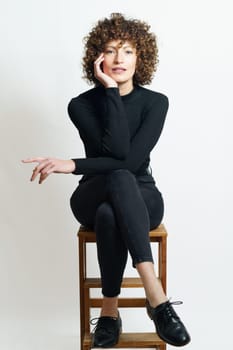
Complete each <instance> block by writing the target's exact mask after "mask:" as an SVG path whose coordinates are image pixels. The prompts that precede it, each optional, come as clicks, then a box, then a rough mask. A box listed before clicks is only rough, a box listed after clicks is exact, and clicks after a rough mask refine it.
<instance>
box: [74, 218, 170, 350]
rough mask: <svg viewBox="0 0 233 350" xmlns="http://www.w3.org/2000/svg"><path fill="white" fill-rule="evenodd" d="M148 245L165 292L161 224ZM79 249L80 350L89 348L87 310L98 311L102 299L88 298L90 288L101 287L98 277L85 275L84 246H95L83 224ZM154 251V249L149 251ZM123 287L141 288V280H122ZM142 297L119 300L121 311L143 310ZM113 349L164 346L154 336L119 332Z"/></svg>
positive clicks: (163, 348)
mask: <svg viewBox="0 0 233 350" xmlns="http://www.w3.org/2000/svg"><path fill="white" fill-rule="evenodd" d="M149 236H150V242H152V243H154V242H155V243H157V244H156V247H157V249H158V250H157V256H158V259H157V262H156V263H157V264H158V278H159V279H160V281H161V283H162V286H163V289H164V291H165V293H166V280H167V276H166V275H167V266H166V265H167V231H166V229H165V227H164V225H163V224H161V225H160V226H159V227H157V228H156V229H154V230H151V231H150V232H149ZM77 237H78V250H79V291H80V339H81V350H89V349H91V344H92V333H91V330H90V310H91V308H100V307H101V305H102V298H95V297H91V294H90V289H91V288H101V279H100V278H89V277H88V276H87V244H88V243H96V235H95V232H94V231H92V230H90V229H89V228H87V227H84V226H83V225H81V226H80V228H79V231H78V234H77ZM152 249H153V248H152ZM121 287H122V288H142V287H143V285H142V282H141V279H140V278H135V277H125V278H123V281H122V285H121ZM145 302H146V299H145V298H141V297H140V298H138V297H133V298H125V297H119V302H118V304H119V307H120V308H144V307H145ZM114 348H154V349H160V350H166V343H165V342H164V341H163V340H161V339H160V338H159V336H158V335H157V334H156V333H155V332H153V333H139V332H135V333H124V332H123V333H122V334H121V335H120V338H119V342H118V344H117V345H115V346H114Z"/></svg>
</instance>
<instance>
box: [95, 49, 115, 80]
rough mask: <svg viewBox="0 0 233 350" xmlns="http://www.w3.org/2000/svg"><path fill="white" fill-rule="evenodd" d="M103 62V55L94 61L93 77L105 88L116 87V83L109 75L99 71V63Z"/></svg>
mask: <svg viewBox="0 0 233 350" xmlns="http://www.w3.org/2000/svg"><path fill="white" fill-rule="evenodd" d="M103 61H104V53H103V52H102V53H101V55H100V56H99V57H98V58H97V59H96V60H95V62H94V75H95V77H96V79H98V80H99V81H100V82H101V83H102V84H103V85H104V86H105V87H118V84H117V82H116V81H115V80H114V79H112V78H111V77H110V76H109V75H107V74H105V73H104V72H103V70H102V69H101V63H102V62H103Z"/></svg>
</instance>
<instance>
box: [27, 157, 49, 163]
mask: <svg viewBox="0 0 233 350" xmlns="http://www.w3.org/2000/svg"><path fill="white" fill-rule="evenodd" d="M45 159H47V158H45V157H35V158H26V159H22V160H21V161H22V162H23V163H34V162H41V161H43V160H45Z"/></svg>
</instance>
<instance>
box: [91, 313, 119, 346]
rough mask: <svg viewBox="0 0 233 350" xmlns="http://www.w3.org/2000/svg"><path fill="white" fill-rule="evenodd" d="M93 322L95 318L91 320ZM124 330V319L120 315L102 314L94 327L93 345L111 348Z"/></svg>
mask: <svg viewBox="0 0 233 350" xmlns="http://www.w3.org/2000/svg"><path fill="white" fill-rule="evenodd" d="M91 323H92V324H94V323H93V320H92V321H91ZM121 331H122V321H121V318H120V315H119V313H118V317H117V318H115V317H110V316H101V317H99V318H98V321H97V324H96V327H95V328H94V335H93V342H92V347H96V348H111V347H112V346H114V345H116V344H117V343H118V339H119V335H120V333H121Z"/></svg>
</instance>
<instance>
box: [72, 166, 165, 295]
mask: <svg viewBox="0 0 233 350" xmlns="http://www.w3.org/2000/svg"><path fill="white" fill-rule="evenodd" d="M70 204H71V209H72V211H73V214H74V216H75V217H76V219H77V220H78V221H79V223H81V224H82V225H84V226H87V227H89V228H91V229H93V230H94V231H95V233H96V243H97V255H98V261H99V266H100V273H101V280H102V293H103V295H104V296H106V297H114V296H117V295H119V294H120V287H121V282H122V277H123V273H124V269H125V265H126V261H127V254H128V251H129V253H130V255H131V257H132V262H133V266H134V267H135V264H137V263H140V262H144V261H151V262H153V257H152V252H151V246H150V240H149V235H148V233H149V230H151V229H153V228H156V227H157V226H158V225H159V224H160V223H161V221H162V218H163V213H164V203H163V198H162V195H161V193H160V192H159V190H158V189H157V188H156V186H155V183H153V182H141V181H140V177H138V178H137V177H136V176H135V175H134V174H132V173H131V172H130V171H128V170H126V169H118V170H113V171H112V172H110V173H107V174H103V175H96V176H94V177H92V178H90V179H88V180H86V181H84V182H81V183H80V184H79V186H78V187H77V189H76V190H75V192H74V193H73V194H72V197H71V199H70Z"/></svg>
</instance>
